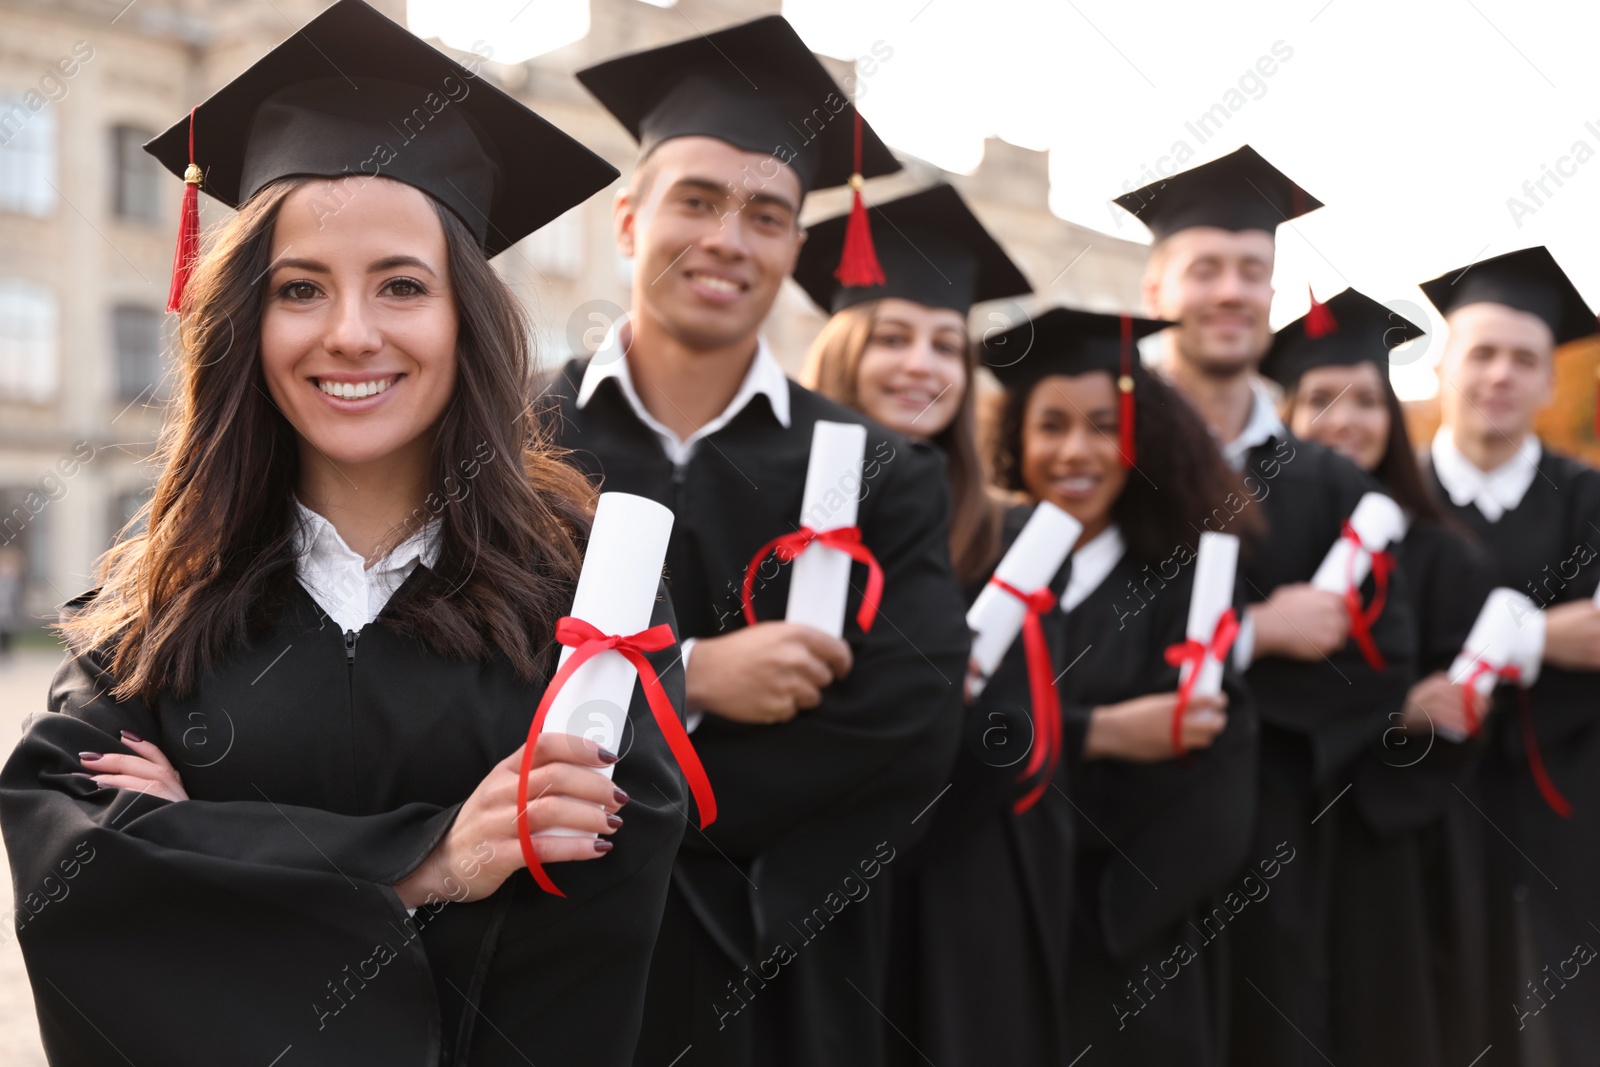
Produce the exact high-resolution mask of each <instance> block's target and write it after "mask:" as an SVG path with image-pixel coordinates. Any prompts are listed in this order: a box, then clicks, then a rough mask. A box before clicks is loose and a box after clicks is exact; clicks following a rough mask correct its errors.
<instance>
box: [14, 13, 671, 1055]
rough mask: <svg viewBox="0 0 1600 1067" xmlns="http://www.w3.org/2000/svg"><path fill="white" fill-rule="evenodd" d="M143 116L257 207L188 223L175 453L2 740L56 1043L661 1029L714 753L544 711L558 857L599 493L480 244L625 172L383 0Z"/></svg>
mask: <svg viewBox="0 0 1600 1067" xmlns="http://www.w3.org/2000/svg"><path fill="white" fill-rule="evenodd" d="M401 130H405V131H406V133H405V134H404V135H402V134H401V133H400V132H399V131H401ZM375 144H376V145H379V146H380V147H384V148H387V151H386V152H384V153H382V156H383V158H384V159H385V160H386V162H385V163H384V164H383V165H382V167H381V169H380V171H379V173H378V174H377V175H375V176H374V175H372V174H371V173H370V172H369V173H367V174H360V172H359V169H358V168H359V167H360V164H361V163H362V162H363V161H364V160H366V159H368V158H371V157H372V156H373V151H374V147H373V146H374V145H375ZM149 147H150V150H151V151H152V153H153V154H154V155H156V156H157V157H158V158H160V159H161V160H162V162H163V163H165V164H166V165H167V166H168V167H169V168H171V169H173V170H174V171H176V172H178V173H183V172H184V171H185V170H186V169H187V170H189V171H190V173H191V175H193V176H195V177H200V176H202V175H203V179H204V182H205V188H206V191H207V192H209V193H210V194H211V195H213V196H214V197H216V198H217V199H219V200H221V201H222V202H223V203H225V204H227V205H228V206H230V207H237V208H238V212H237V214H235V215H234V216H233V217H232V218H231V219H229V221H228V222H227V223H226V224H225V225H224V226H223V227H222V228H221V229H220V231H219V232H218V233H217V234H216V235H215V237H214V238H213V239H212V241H211V243H210V245H209V247H208V248H207V249H206V250H205V251H204V253H203V254H201V255H199V256H198V258H197V259H195V260H194V261H193V262H192V263H189V262H185V259H186V257H187V255H188V249H187V248H185V246H184V245H183V244H180V263H179V267H180V268H184V269H181V270H180V271H179V284H177V285H175V287H174V296H175V298H176V302H177V304H178V306H179V307H181V312H182V315H181V326H182V335H181V342H180V345H179V350H178V353H177V367H176V370H177V375H178V381H179V387H178V389H177V400H176V401H175V404H174V408H173V411H172V412H171V417H170V419H169V421H168V425H167V427H166V430H165V434H164V437H163V451H162V456H163V467H162V470H161V474H160V476H159V479H158V481H157V484H156V487H155V490H154V495H153V497H152V499H151V502H150V505H149V507H148V508H147V509H146V511H145V512H144V514H143V516H142V517H143V519H144V523H143V526H142V528H141V529H139V530H137V531H133V532H129V533H128V534H127V535H125V537H124V538H123V540H122V541H121V542H120V543H119V544H118V545H117V546H116V547H115V548H114V549H113V550H112V551H111V553H110V554H109V555H108V556H107V557H106V560H105V562H104V564H103V568H102V572H101V576H100V585H99V588H98V589H96V590H94V591H91V592H89V593H85V594H84V595H82V596H80V597H79V598H77V599H76V600H74V601H73V602H72V603H71V604H70V605H69V607H68V609H67V610H66V611H65V612H64V614H63V618H62V624H61V629H62V632H63V634H64V636H65V638H66V640H67V642H68V645H69V653H68V656H67V658H66V660H65V662H64V663H63V665H62V666H61V668H60V670H59V672H58V673H57V675H56V678H55V681H54V682H53V684H52V685H51V687H50V692H49V697H48V700H47V701H46V702H45V705H44V709H43V710H42V711H41V712H40V713H39V714H35V715H33V716H31V717H30V719H29V722H28V727H27V730H26V732H25V734H24V736H23V738H22V740H21V742H20V743H19V744H18V746H17V748H16V750H15V752H14V753H13V754H12V756H11V759H10V760H9V762H8V763H7V764H6V766H5V768H4V771H3V773H0V825H3V828H4V833H5V844H6V851H7V853H8V854H9V856H10V861H11V865H12V872H13V876H14V878H15V884H16V885H17V886H19V887H20V890H19V892H18V899H19V901H20V902H22V904H23V906H22V907H19V909H18V916H19V922H18V926H19V937H18V941H19V944H20V945H21V948H22V951H23V955H24V958H25V960H26V962H27V966H28V973H29V977H30V979H31V981H32V983H33V989H34V995H35V1000H36V1003H37V1007H38V1013H39V1022H40V1028H41V1031H42V1033H43V1038H44V1044H45V1048H46V1050H47V1052H48V1054H49V1057H50V1062H51V1063H53V1064H58V1065H59V1064H90V1063H94V1064H103V1063H113V1062H122V1061H124V1060H126V1061H128V1062H133V1063H161V1064H166V1065H186V1064H216V1063H254V1062H258V1061H259V1062H261V1063H269V1062H281V1063H282V1064H285V1065H287V1064H351V1063H382V1064H389V1065H398V1064H413V1065H416V1067H434V1065H438V1064H444V1063H448V1064H457V1065H459V1064H469V1063H470V1064H473V1065H481V1064H506V1063H524V1062H530V1061H532V1062H537V1063H539V1064H541V1065H545V1064H583V1065H585V1067H590V1065H596V1064H609V1065H621V1064H626V1063H629V1062H631V1059H632V1056H633V1051H634V1044H635V1041H636V1039H637V1035H638V1030H639V1011H640V1004H641V1002H642V998H643V993H644V983H645V976H646V972H647V970H648V965H649V960H650V954H651V948H652V945H653V943H654V940H655V934H656V930H657V927H658V925H659V923H660V917H661V911H662V907H663V902H664V899H665V894H666V887H667V878H668V874H669V871H670V869H671V863H672V856H673V853H674V851H675V850H676V848H677V845H678V842H679V839H680V837H681V835H682V832H683V816H682V815H681V814H680V813H679V809H680V808H682V807H683V805H684V802H685V797H684V793H685V790H684V787H683V782H682V779H681V777H680V775H679V773H678V771H677V769H676V768H675V767H674V766H673V764H672V762H671V760H670V757H669V755H668V750H667V746H666V743H665V741H664V739H663V738H662V736H661V735H660V733H659V732H658V731H657V730H656V729H655V727H654V726H653V725H644V726H642V727H640V728H638V729H636V730H629V731H627V733H625V744H624V745H622V746H619V747H621V749H622V759H621V761H620V763H618V762H617V756H616V755H613V754H611V753H608V752H606V751H604V750H601V749H600V748H599V747H598V746H596V745H594V744H592V743H590V742H587V741H583V740H579V739H575V738H568V737H565V736H563V735H553V734H547V735H544V736H542V737H541V738H540V740H539V741H538V744H537V745H536V746H535V753H534V756H533V760H532V762H533V770H532V774H531V781H530V791H531V793H533V794H535V795H536V796H537V799H536V800H535V801H534V802H533V803H531V804H529V805H528V812H529V820H528V821H529V825H530V827H531V828H532V830H533V831H535V832H538V831H542V830H558V831H565V836H540V837H537V838H536V839H535V841H536V844H535V846H534V847H535V850H536V853H537V855H538V857H539V858H540V860H541V862H543V863H554V862H561V861H566V862H564V863H563V864H562V868H561V870H560V874H559V877H558V879H557V880H558V881H559V883H560V885H561V888H562V890H563V891H564V893H565V898H564V899H563V898H561V897H558V896H554V895H548V894H546V893H543V892H541V891H540V890H539V889H538V887H537V886H536V885H535V884H534V882H533V880H532V879H531V878H530V877H529V874H528V872H527V869H526V867H525V863H524V859H523V855H522V852H521V849H520V847H519V842H518V839H517V837H516V831H515V822H516V814H517V801H516V796H517V783H518V774H517V770H518V766H519V762H520V759H521V756H522V751H521V749H520V748H519V745H520V744H521V743H522V742H523V740H524V739H525V737H526V733H527V730H528V728H529V723H530V721H531V719H532V717H533V714H534V710H535V708H536V706H537V705H538V703H539V700H540V697H541V694H542V692H543V691H544V688H545V680H546V679H547V678H548V677H549V675H550V672H551V671H552V669H553V667H554V662H555V652H556V651H558V648H557V646H556V645H555V643H554V642H553V641H552V637H553V633H554V629H555V624H556V621H557V619H558V617H560V616H562V615H563V614H564V613H565V612H566V611H567V609H568V606H569V605H570V604H571V598H572V594H573V589H574V586H575V583H576V580H577V576H578V571H579V566H580V563H581V560H582V551H583V548H584V543H585V539H586V536H587V530H588V524H589V521H590V520H589V516H590V504H591V501H590V494H589V490H588V488H587V486H586V484H585V483H584V481H583V480H582V479H581V477H579V476H578V475H577V474H576V473H575V472H573V471H572V470H570V469H569V468H568V467H566V466H565V465H564V464H563V463H562V462H561V461H560V458H559V456H558V455H557V454H556V453H555V452H554V451H553V449H552V448H551V446H549V445H548V444H547V443H545V441H544V439H543V438H542V437H541V435H540V432H539V430H538V427H537V426H536V424H535V423H534V422H533V421H532V419H531V418H530V416H529V415H528V414H527V413H526V412H525V411H524V410H523V403H524V398H525V396H526V393H527V383H528V382H529V381H530V380H531V367H530V353H529V351H528V349H527V346H526V342H525V340H524V338H525V337H526V332H525V330H524V329H523V324H522V321H521V319H520V317H519V313H518V310H517V305H516V303H515V301H514V299H513V298H512V297H511V295H510V294H509V293H508V291H507V290H506V288H505V286H504V285H503V284H502V283H501V282H500V281H499V280H498V277H497V275H496V274H495V272H494V271H493V270H492V269H491V268H490V266H489V264H488V260H487V258H486V257H487V256H490V255H493V254H494V253H496V252H498V251H499V250H501V249H503V248H505V247H507V246H508V245H510V244H511V243H512V242H514V241H516V240H518V239H520V238H521V237H523V236H524V235H526V234H527V233H529V232H530V231H532V230H533V229H535V228H537V227H538V226H540V225H542V224H543V223H545V222H546V221H548V220H549V219H550V218H553V217H554V216H556V215H558V214H560V213H561V212H563V211H565V210H567V209H569V208H570V207H572V206H573V205H575V204H577V203H579V202H581V201H582V200H583V199H585V198H586V197H588V196H589V195H590V194H592V193H593V192H595V191H596V190H598V189H599V188H601V187H603V186H604V185H606V184H607V183H608V182H610V181H611V180H612V179H613V177H614V176H615V172H614V171H613V170H612V169H611V168H610V167H609V166H607V165H606V164H605V163H603V162H602V161H600V160H599V159H598V158H596V157H595V156H593V155H592V154H590V153H589V152H588V151H587V150H585V149H584V148H583V147H582V146H580V145H578V144H577V143H575V142H573V141H572V140H570V139H569V138H567V137H566V136H564V135H563V134H561V133H560V132H559V131H557V130H555V129H554V128H553V127H551V126H550V125H548V124H547V123H545V122H544V121H543V120H542V119H540V118H539V117H538V116H536V115H534V114H533V113H532V112H530V111H528V110H527V109H526V108H524V107H523V106H522V105H520V104H518V103H517V102H516V101H514V100H512V99H511V98H510V97H507V96H505V95H504V94H502V93H499V92H498V91H497V90H496V89H494V88H493V87H491V86H489V85H486V84H484V83H483V82H481V81H477V80H475V79H474V75H473V73H472V72H471V71H469V70H467V69H466V68H463V67H461V66H460V65H458V64H456V63H455V62H453V61H451V60H450V59H448V58H447V57H445V56H443V55H442V54H440V53H438V52H436V51H434V50H433V49H432V48H429V47H428V46H426V45H424V44H422V43H421V42H420V41H418V40H416V39H415V38H414V37H412V36H411V35H410V34H408V33H407V32H406V31H405V30H403V29H402V28H400V27H399V26H397V25H395V24H394V23H392V22H390V21H388V20H387V19H385V18H383V17H381V16H380V15H378V14H376V13H375V12H373V11H372V10H371V9H370V8H368V7H366V6H365V5H364V4H361V3H359V2H357V0H342V2H340V3H338V4H336V5H334V6H333V7H332V8H331V9H329V10H328V11H327V12H325V13H324V14H323V15H321V16H320V17H318V18H317V19H315V20H314V21H313V22H311V23H310V24H309V25H307V26H306V27H305V28H304V29H303V30H302V31H301V32H299V33H298V34H296V35H295V36H294V37H293V38H291V39H290V40H289V41H287V42H285V43H284V44H283V45H282V46H280V47H279V48H277V49H276V50H274V51H273V52H272V53H271V54H269V55H268V56H266V57H265V58H264V59H262V60H261V61H260V62H258V63H257V64H256V65H255V66H253V67H251V68H250V69H249V70H247V71H245V72H244V73H243V74H242V75H240V76H239V77H238V78H237V79H236V80H235V81H233V82H232V83H230V84H229V85H227V86H225V87H224V88H223V89H222V90H220V91H219V92H218V93H217V94H216V95H215V96H213V97H212V98H211V99H210V100H208V101H207V102H206V103H204V104H202V105H200V106H199V107H198V108H197V109H196V110H195V111H194V112H193V114H192V116H190V117H189V118H187V119H185V120H184V121H183V122H181V123H179V124H178V125H176V126H174V127H173V128H172V129H171V130H169V131H167V133H165V134H163V135H162V136H161V137H159V138H157V139H156V140H155V141H154V142H152V144H151V145H150V146H149ZM191 164H192V165H191ZM192 188H193V186H192V185H191V189H192ZM189 199H190V201H191V203H190V206H191V207H192V197H191V198H189ZM189 217H190V218H191V220H192V215H191V216H189ZM191 267H192V275H191V276H189V277H188V278H187V287H186V290H185V288H184V286H183V284H182V282H183V281H184V276H185V275H188V274H190V272H189V270H188V269H187V268H191ZM653 622H655V623H662V622H671V613H670V609H669V607H668V605H667V602H666V600H665V599H664V598H658V601H657V604H656V608H655V612H654V619H653ZM677 654H678V653H677V649H676V648H675V647H669V648H667V649H665V650H663V651H661V652H660V653H657V654H655V656H654V657H652V658H653V659H655V662H656V666H657V667H658V669H659V670H660V673H661V675H662V678H663V681H664V683H665V685H666V687H667V689H668V692H669V693H671V694H672V698H673V700H674V702H675V703H676V704H678V705H679V706H680V707H681V699H682V692H683V688H682V686H683V680H682V671H681V670H671V669H668V667H667V664H669V663H671V662H672V661H673V660H674V659H675V658H676V657H677ZM648 714H649V712H648V710H647V709H646V707H645V702H644V700H643V698H642V696H641V695H640V694H638V693H637V692H636V695H635V698H634V703H633V706H632V708H631V709H630V716H629V722H630V724H632V723H638V722H641V721H642V718H641V717H642V716H646V715H648ZM611 763H616V764H617V766H616V775H615V781H614V782H613V781H611V780H608V779H607V778H606V777H605V776H604V775H603V774H602V773H600V771H599V768H601V767H604V766H606V765H607V764H611ZM630 794H631V795H632V796H633V797H635V798H636V799H634V800H632V801H631V802H630V801H629V795H630ZM619 809H621V810H624V811H625V816H626V822H627V825H626V826H625V827H624V826H623V825H622V823H623V817H622V816H619V815H618V814H617V813H618V811H619ZM576 861H589V862H576ZM65 879H70V882H66V881H64V880H65ZM63 887H67V888H69V890H70V892H67V893H64V892H63V891H62V890H63ZM40 900H49V901H50V902H51V903H50V906H49V907H48V909H46V908H45V907H43V906H42V905H41V906H39V907H37V908H35V907H33V905H32V904H31V903H29V902H31V901H40Z"/></svg>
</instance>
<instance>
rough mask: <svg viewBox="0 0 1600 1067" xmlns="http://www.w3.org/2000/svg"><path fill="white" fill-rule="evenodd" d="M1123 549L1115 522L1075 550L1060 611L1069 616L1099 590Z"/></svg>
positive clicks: (1124, 548) (1062, 595) (1120, 556)
mask: <svg viewBox="0 0 1600 1067" xmlns="http://www.w3.org/2000/svg"><path fill="white" fill-rule="evenodd" d="M1125 550H1126V546H1125V545H1124V544H1123V542H1122V531H1121V530H1119V529H1117V524H1116V523H1112V524H1111V525H1110V526H1107V527H1106V528H1105V529H1104V530H1101V531H1100V532H1099V533H1097V534H1095V535H1094V537H1093V538H1091V539H1090V541H1089V543H1088V544H1086V545H1080V546H1079V547H1078V548H1077V549H1075V550H1074V551H1073V553H1072V569H1071V570H1070V571H1068V572H1067V587H1066V589H1064V590H1062V593H1061V610H1062V611H1063V612H1067V613H1070V612H1071V611H1072V609H1073V608H1075V607H1077V606H1078V605H1079V604H1082V603H1083V602H1084V601H1085V600H1087V599H1089V594H1090V593H1092V592H1094V591H1095V590H1096V589H1099V588H1100V583H1101V582H1104V581H1105V580H1106V576H1107V575H1109V574H1110V573H1111V568H1113V567H1115V566H1116V565H1117V561H1118V560H1119V559H1121V558H1122V553H1123V552H1124V551H1125Z"/></svg>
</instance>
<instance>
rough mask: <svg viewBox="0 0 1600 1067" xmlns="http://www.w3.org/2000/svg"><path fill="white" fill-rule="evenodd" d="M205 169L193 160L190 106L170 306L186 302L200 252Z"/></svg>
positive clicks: (192, 127)
mask: <svg viewBox="0 0 1600 1067" xmlns="http://www.w3.org/2000/svg"><path fill="white" fill-rule="evenodd" d="M202 176H203V175H202V172H201V170H200V168H199V167H198V166H196V165H195V162H194V109H193V108H191V109H190V110H189V166H188V168H187V169H185V170H184V172H183V207H182V208H180V209H179V211H178V247H177V249H176V250H175V251H174V252H173V253H172V287H171V288H170V289H168V290H167V310H168V311H177V310H179V309H180V308H181V307H182V306H183V291H184V289H185V288H187V287H188V285H189V275H190V274H191V273H193V271H194V261H195V258H196V257H197V256H199V255H200V180H201V178H202Z"/></svg>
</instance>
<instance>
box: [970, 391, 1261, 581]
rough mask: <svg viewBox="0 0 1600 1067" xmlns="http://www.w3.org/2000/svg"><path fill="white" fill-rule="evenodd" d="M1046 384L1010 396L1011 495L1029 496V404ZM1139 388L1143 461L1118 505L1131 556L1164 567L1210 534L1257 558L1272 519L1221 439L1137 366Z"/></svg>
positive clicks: (1006, 436) (1001, 471)
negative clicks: (1025, 469) (1235, 540)
mask: <svg viewBox="0 0 1600 1067" xmlns="http://www.w3.org/2000/svg"><path fill="white" fill-rule="evenodd" d="M1044 380H1045V379H1043V378H1041V379H1039V380H1038V381H1035V382H1033V383H1032V384H1031V385H1027V386H1025V387H1023V388H1019V389H1008V390H1006V395H1005V403H1004V406H1003V407H1002V409H1001V413H1000V425H999V428H998V430H997V431H996V435H995V438H996V439H995V457H994V468H995V477H996V479H997V481H998V482H999V483H1000V486H1001V488H1003V489H1008V490H1013V491H1016V492H1020V493H1026V492H1028V487H1027V486H1026V485H1025V484H1024V483H1023V479H1022V433H1023V424H1024V422H1025V416H1026V414H1027V411H1028V401H1029V399H1030V398H1032V396H1033V393H1034V390H1035V389H1037V388H1038V387H1039V382H1041V381H1044ZM1133 382H1134V387H1133V398H1134V403H1135V404H1136V405H1137V413H1138V418H1137V420H1136V422H1135V425H1134V454H1135V455H1136V456H1137V457H1138V460H1139V462H1138V466H1137V467H1136V468H1135V469H1133V470H1131V471H1129V472H1128V480H1127V483H1126V484H1125V485H1124V486H1123V489H1122V492H1121V493H1120V494H1119V495H1118V496H1117V499H1116V502H1115V503H1113V504H1112V505H1111V515H1112V518H1113V519H1115V520H1116V523H1117V528H1118V529H1119V530H1121V531H1122V539H1123V541H1124V542H1125V543H1126V544H1127V546H1128V552H1129V554H1130V555H1131V556H1133V558H1135V559H1137V560H1139V561H1140V562H1141V563H1149V564H1159V563H1161V562H1162V561H1164V560H1165V559H1167V558H1168V557H1170V556H1171V555H1172V554H1173V552H1174V551H1175V550H1176V549H1177V548H1178V546H1180V545H1186V546H1188V547H1189V548H1191V549H1193V548H1197V547H1198V545H1199V537H1200V533H1201V531H1202V530H1216V531H1217V532H1218V533H1230V534H1235V535H1237V536H1239V537H1240V538H1242V539H1243V541H1244V543H1245V544H1244V548H1243V551H1244V552H1246V553H1249V552H1250V551H1251V549H1252V547H1253V545H1254V544H1255V543H1256V542H1257V541H1258V539H1259V538H1260V537H1261V535H1262V534H1263V533H1264V532H1265V530H1266V519H1265V518H1264V517H1263V516H1262V515H1261V509H1260V508H1259V507H1257V506H1255V503H1254V499H1255V498H1254V497H1253V496H1252V494H1251V493H1250V492H1249V490H1248V488H1247V485H1246V483H1245V480H1244V478H1243V477H1242V476H1241V475H1240V474H1239V473H1238V472H1237V471H1235V470H1234V469H1233V468H1232V467H1230V466H1228V461H1227V460H1225V459H1223V458H1222V453H1221V452H1220V451H1219V450H1218V449H1217V442H1216V439H1215V438H1214V437H1212V436H1211V431H1210V430H1208V429H1207V428H1206V424H1205V423H1204V422H1203V421H1202V420H1201V418H1200V416H1199V415H1198V414H1196V412H1195V410H1194V409H1193V408H1192V407H1190V406H1189V402H1188V401H1187V400H1185V399H1184V398H1183V396H1182V394H1180V393H1179V392H1178V391H1177V390H1176V389H1174V388H1173V387H1172V386H1170V385H1168V384H1167V383H1166V382H1164V381H1162V380H1161V379H1160V378H1158V377H1156V376H1155V375H1153V374H1151V373H1150V372H1148V371H1146V370H1144V369H1143V368H1142V367H1135V368H1134V373H1133ZM1230 501H1231V503H1230ZM1234 505H1237V506H1234ZM1210 521H1215V522H1216V523H1217V525H1215V526H1213V525H1210Z"/></svg>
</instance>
